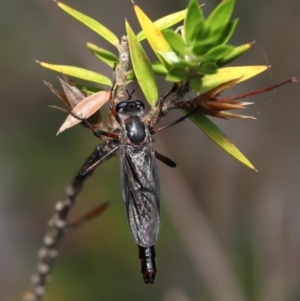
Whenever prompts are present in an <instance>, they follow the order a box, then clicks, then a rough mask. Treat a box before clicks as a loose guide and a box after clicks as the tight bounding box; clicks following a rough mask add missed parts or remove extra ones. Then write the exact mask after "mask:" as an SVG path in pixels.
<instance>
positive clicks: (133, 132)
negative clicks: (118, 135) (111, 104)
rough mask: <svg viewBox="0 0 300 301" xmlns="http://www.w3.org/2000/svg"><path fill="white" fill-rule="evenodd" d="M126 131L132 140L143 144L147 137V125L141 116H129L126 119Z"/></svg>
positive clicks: (134, 142)
mask: <svg viewBox="0 0 300 301" xmlns="http://www.w3.org/2000/svg"><path fill="white" fill-rule="evenodd" d="M124 126H125V131H126V134H127V137H128V138H129V140H130V142H131V143H133V144H142V143H143V142H144V140H145V138H146V126H145V123H144V122H143V121H141V119H140V117H139V116H136V115H132V116H128V117H127V118H126V119H125V120H124Z"/></svg>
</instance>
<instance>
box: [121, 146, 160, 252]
mask: <svg viewBox="0 0 300 301" xmlns="http://www.w3.org/2000/svg"><path fill="white" fill-rule="evenodd" d="M138 148H139V149H137V146H136V145H135V146H132V145H131V146H128V145H127V146H125V147H121V160H120V161H121V162H120V165H121V184H122V195H123V201H124V204H125V208H126V213H127V219H128V223H129V226H130V230H131V232H132V235H133V237H134V239H135V241H136V242H137V244H138V245H140V246H143V247H150V246H153V245H154V244H155V242H156V240H157V238H158V235H159V226H160V219H159V216H160V187H159V179H158V171H157V165H156V158H155V153H154V150H153V147H152V143H151V144H150V145H143V146H139V147H138Z"/></svg>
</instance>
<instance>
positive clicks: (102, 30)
mask: <svg viewBox="0 0 300 301" xmlns="http://www.w3.org/2000/svg"><path fill="white" fill-rule="evenodd" d="M55 2H56V4H57V5H58V6H59V7H60V8H61V9H62V10H64V11H65V12H67V13H68V14H69V15H71V16H72V17H73V18H75V19H77V20H78V21H80V22H81V23H82V24H84V25H85V26H87V27H89V28H90V29H92V30H93V31H95V32H96V33H97V34H98V35H100V36H101V37H102V38H104V39H105V40H107V41H108V42H109V43H111V44H112V45H114V46H116V47H118V45H119V39H118V37H117V36H116V35H115V34H114V33H113V32H112V31H110V30H109V29H108V28H106V27H105V26H103V25H102V24H101V23H99V22H98V21H96V20H94V19H93V18H91V17H88V16H86V15H84V14H82V13H80V12H79V11H77V10H75V9H73V8H71V7H69V6H67V5H65V4H63V3H61V2H59V1H55Z"/></svg>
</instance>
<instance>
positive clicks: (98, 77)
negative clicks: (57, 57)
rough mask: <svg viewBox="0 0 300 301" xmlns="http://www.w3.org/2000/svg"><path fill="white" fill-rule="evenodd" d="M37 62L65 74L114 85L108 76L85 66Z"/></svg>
mask: <svg viewBox="0 0 300 301" xmlns="http://www.w3.org/2000/svg"><path fill="white" fill-rule="evenodd" d="M37 63H38V64H40V65H41V66H43V67H45V68H48V69H51V70H54V71H57V72H59V73H63V74H65V75H69V76H73V77H76V78H80V79H83V80H86V81H90V82H94V83H98V84H102V85H107V86H111V85H112V83H111V80H110V79H109V78H108V77H106V76H104V75H102V74H99V73H97V72H94V71H90V70H87V69H84V68H80V67H74V66H68V65H54V64H48V63H45V62H39V61H37Z"/></svg>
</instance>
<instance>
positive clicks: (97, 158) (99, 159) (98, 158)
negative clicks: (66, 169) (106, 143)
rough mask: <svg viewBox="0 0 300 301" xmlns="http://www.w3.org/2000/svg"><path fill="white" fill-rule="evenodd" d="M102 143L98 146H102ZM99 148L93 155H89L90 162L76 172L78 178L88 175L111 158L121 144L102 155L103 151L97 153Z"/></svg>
mask: <svg viewBox="0 0 300 301" xmlns="http://www.w3.org/2000/svg"><path fill="white" fill-rule="evenodd" d="M101 145H102V144H100V145H99V146H98V147H101ZM98 147H97V148H98ZM97 148H96V149H95V150H94V152H93V153H92V155H91V156H90V157H89V159H88V164H87V165H86V166H85V167H84V168H83V169H82V170H81V171H80V172H79V173H77V174H76V179H77V180H80V179H82V178H84V177H86V176H87V175H88V174H89V173H90V172H92V171H93V170H94V169H95V168H96V167H98V166H99V165H100V164H101V163H103V162H104V161H105V160H107V159H109V158H110V157H111V156H112V155H113V154H114V153H115V152H116V151H117V150H118V149H119V146H116V147H115V148H113V149H112V150H110V151H108V152H105V153H104V154H102V155H101V151H100V153H99V154H96V151H97Z"/></svg>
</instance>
